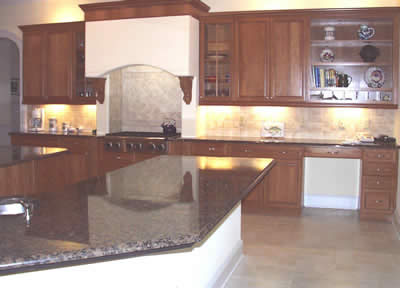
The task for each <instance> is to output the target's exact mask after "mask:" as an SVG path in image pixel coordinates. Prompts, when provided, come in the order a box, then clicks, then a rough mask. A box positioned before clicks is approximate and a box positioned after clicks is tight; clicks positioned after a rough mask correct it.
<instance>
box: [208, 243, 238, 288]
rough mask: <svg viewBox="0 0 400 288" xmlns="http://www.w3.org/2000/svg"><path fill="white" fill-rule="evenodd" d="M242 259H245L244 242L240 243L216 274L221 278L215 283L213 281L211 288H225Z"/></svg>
mask: <svg viewBox="0 0 400 288" xmlns="http://www.w3.org/2000/svg"><path fill="white" fill-rule="evenodd" d="M242 258H243V241H240V242H239V243H238V244H237V245H236V247H235V248H234V252H233V253H232V256H231V257H230V258H229V259H227V261H225V263H223V264H222V265H221V270H220V272H219V273H216V274H217V275H219V276H218V277H217V279H215V280H214V281H211V282H212V283H213V284H212V285H211V286H210V288H223V287H225V285H226V283H227V282H228V280H229V278H230V277H231V275H232V273H233V271H235V269H236V267H237V266H238V265H239V263H240V261H241V260H242Z"/></svg>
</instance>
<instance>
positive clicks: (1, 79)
mask: <svg viewBox="0 0 400 288" xmlns="http://www.w3.org/2000/svg"><path fill="white" fill-rule="evenodd" d="M19 53H20V52H19V49H18V46H17V45H16V44H15V42H14V41H12V40H10V39H8V38H0V63H1V65H0V145H8V144H10V137H9V135H8V133H9V132H11V131H18V130H19V128H20V84H19V82H20V78H19V77H20V76H19V75H20V63H19V62H20V55H19Z"/></svg>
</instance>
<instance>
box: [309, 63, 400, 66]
mask: <svg viewBox="0 0 400 288" xmlns="http://www.w3.org/2000/svg"><path fill="white" fill-rule="evenodd" d="M312 65H313V66H358V67H363V66H366V67H374V66H392V65H393V64H392V63H389V62H368V63H367V62H315V63H312Z"/></svg>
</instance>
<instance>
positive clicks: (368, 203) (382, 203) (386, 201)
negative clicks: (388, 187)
mask: <svg viewBox="0 0 400 288" xmlns="http://www.w3.org/2000/svg"><path fill="white" fill-rule="evenodd" d="M365 208H366V209H376V210H389V208H390V194H389V193H375V192H368V193H366V195H365Z"/></svg>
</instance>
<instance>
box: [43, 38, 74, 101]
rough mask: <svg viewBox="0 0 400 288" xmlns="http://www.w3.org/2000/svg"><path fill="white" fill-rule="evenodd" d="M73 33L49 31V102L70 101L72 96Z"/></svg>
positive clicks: (47, 71)
mask: <svg viewBox="0 0 400 288" xmlns="http://www.w3.org/2000/svg"><path fill="white" fill-rule="evenodd" d="M72 48H73V33H72V32H70V31H62V32H59V31H55V32H48V33H47V63H46V68H47V69H46V73H47V81H46V83H47V84H46V88H47V89H46V93H47V98H48V103H54V104H57V103H68V101H69V100H71V98H72V81H73V80H72V79H73V75H72V74H73V72H72V58H73V56H72V53H73V50H72Z"/></svg>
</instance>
